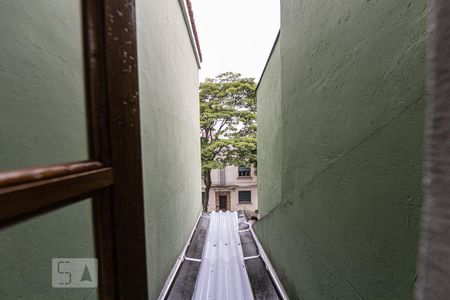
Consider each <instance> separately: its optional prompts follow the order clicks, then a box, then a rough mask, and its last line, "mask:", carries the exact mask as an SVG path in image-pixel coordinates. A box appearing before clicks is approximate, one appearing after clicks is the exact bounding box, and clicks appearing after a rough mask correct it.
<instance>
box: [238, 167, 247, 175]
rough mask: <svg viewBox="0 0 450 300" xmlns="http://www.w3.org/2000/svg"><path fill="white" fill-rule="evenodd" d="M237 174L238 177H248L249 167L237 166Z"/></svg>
mask: <svg viewBox="0 0 450 300" xmlns="http://www.w3.org/2000/svg"><path fill="white" fill-rule="evenodd" d="M238 176H239V177H250V168H249V167H239V168H238Z"/></svg>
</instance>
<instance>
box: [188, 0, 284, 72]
mask: <svg viewBox="0 0 450 300" xmlns="http://www.w3.org/2000/svg"><path fill="white" fill-rule="evenodd" d="M191 2H192V8H193V10H194V17H195V22H196V25H197V31H198V35H199V39H200V47H201V50H202V54H203V63H202V68H201V70H200V81H203V80H204V79H205V78H206V77H215V76H216V75H218V74H220V73H223V72H227V71H232V72H237V73H241V74H242V75H243V76H245V77H254V78H255V79H256V81H258V80H259V77H260V76H261V72H262V71H263V69H264V65H265V64H266V61H267V58H268V56H269V54H270V50H271V49H272V46H273V42H274V41H275V38H276V36H277V33H278V30H279V28H280V12H279V11H280V0H191Z"/></svg>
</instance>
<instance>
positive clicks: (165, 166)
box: [136, 0, 201, 299]
mask: <svg viewBox="0 0 450 300" xmlns="http://www.w3.org/2000/svg"><path fill="white" fill-rule="evenodd" d="M136 3H137V8H136V12H137V30H138V58H139V85H140V101H141V103H140V105H141V122H142V124H141V128H142V153H143V173H144V196H145V217H146V234H147V262H148V284H149V297H150V299H156V297H157V296H158V295H159V293H160V291H161V289H162V286H163V284H164V281H165V280H166V278H167V276H168V274H169V272H170V269H171V268H172V266H173V265H174V263H175V261H176V258H177V256H178V255H179V254H180V252H181V250H182V248H183V246H184V244H185V243H186V241H187V238H188V236H189V234H190V232H191V231H192V228H193V226H194V223H195V221H196V218H197V216H198V214H199V213H200V211H201V201H200V199H201V189H200V187H201V184H200V175H201V172H200V138H199V132H200V124H199V119H200V118H199V102H198V67H197V64H196V60H195V56H194V52H193V49H192V46H191V42H190V40H189V35H188V30H187V28H186V24H185V21H184V19H183V15H182V11H181V7H180V4H179V2H178V1H177V0H157V1H146V0H138V1H137V2H136Z"/></svg>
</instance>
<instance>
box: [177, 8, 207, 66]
mask: <svg viewBox="0 0 450 300" xmlns="http://www.w3.org/2000/svg"><path fill="white" fill-rule="evenodd" d="M178 3H180V7H181V11H182V12H183V17H184V22H185V23H186V27H187V30H188V33H189V39H190V40H191V46H192V50H193V51H194V55H195V59H196V61H197V66H198V68H199V69H200V64H201V62H202V59H203V58H202V52H201V49H200V41H199V38H198V33H197V27H196V25H195V19H194V11H193V10H192V3H191V1H190V0H178Z"/></svg>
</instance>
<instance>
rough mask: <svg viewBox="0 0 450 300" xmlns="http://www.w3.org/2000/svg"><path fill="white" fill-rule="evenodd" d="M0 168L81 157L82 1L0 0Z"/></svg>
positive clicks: (83, 131)
mask: <svg viewBox="0 0 450 300" xmlns="http://www.w3.org/2000/svg"><path fill="white" fill-rule="evenodd" d="M0 40H1V47H0V99H1V101H0V145H1V147H0V169H1V170H5V169H16V168H24V167H31V166H36V165H38V166H40V165H47V164H55V163H63V162H68V161H78V160H84V159H87V157H88V153H87V143H86V141H87V131H86V120H85V119H86V117H85V115H86V114H85V100H84V99H85V97H84V86H83V82H84V77H83V60H82V56H83V47H82V40H81V4H80V2H79V1H60V0H36V1H26V0H15V1H7V0H2V1H0Z"/></svg>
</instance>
